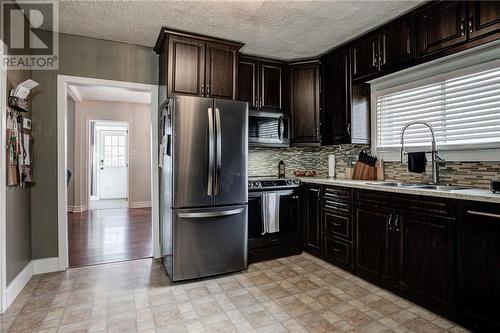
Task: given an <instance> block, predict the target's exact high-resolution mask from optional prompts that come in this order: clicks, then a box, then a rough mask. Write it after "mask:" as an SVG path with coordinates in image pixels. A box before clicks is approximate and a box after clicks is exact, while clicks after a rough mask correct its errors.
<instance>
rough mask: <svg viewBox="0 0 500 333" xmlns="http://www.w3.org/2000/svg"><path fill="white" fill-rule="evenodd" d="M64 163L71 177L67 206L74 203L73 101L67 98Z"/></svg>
mask: <svg viewBox="0 0 500 333" xmlns="http://www.w3.org/2000/svg"><path fill="white" fill-rule="evenodd" d="M67 117H68V118H67V123H68V125H67V126H68V127H67V129H66V130H67V132H66V133H67V140H68V141H67V147H66V156H67V159H66V161H67V162H66V163H67V164H68V170H69V171H71V173H72V177H71V179H70V182H69V184H68V206H73V205H74V203H75V101H74V100H73V99H72V98H71V97H69V96H68V116H67Z"/></svg>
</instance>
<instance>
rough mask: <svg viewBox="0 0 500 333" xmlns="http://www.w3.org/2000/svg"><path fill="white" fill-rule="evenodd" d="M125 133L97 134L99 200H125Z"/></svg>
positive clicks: (126, 185)
mask: <svg viewBox="0 0 500 333" xmlns="http://www.w3.org/2000/svg"><path fill="white" fill-rule="evenodd" d="M127 135H128V134H127V131H123V130H118V131H110V130H103V131H100V133H99V199H124V198H127V189H128V177H127V168H128V138H127Z"/></svg>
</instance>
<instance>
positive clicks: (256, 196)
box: [248, 190, 295, 198]
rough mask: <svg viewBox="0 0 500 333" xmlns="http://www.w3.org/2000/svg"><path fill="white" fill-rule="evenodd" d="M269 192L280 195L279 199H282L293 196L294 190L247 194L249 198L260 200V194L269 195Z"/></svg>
mask: <svg viewBox="0 0 500 333" xmlns="http://www.w3.org/2000/svg"><path fill="white" fill-rule="evenodd" d="M271 192H277V193H278V194H279V195H280V197H282V196H287V195H292V194H294V192H295V191H294V190H288V191H258V192H251V191H249V192H248V196H249V197H250V198H260V197H261V196H262V194H264V193H271Z"/></svg>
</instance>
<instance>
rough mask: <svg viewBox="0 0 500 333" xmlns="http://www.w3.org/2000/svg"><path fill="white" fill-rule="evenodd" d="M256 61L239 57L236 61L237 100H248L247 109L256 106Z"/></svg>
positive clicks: (253, 108) (255, 108) (254, 108)
mask: <svg viewBox="0 0 500 333" xmlns="http://www.w3.org/2000/svg"><path fill="white" fill-rule="evenodd" d="M257 68H258V61H257V60H253V59H246V58H240V60H239V62H238V100H240V101H243V102H248V109H249V110H257V108H258V95H257V91H258V84H257V82H258V80H259V79H258V74H259V73H258V70H257Z"/></svg>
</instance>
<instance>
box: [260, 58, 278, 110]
mask: <svg viewBox="0 0 500 333" xmlns="http://www.w3.org/2000/svg"><path fill="white" fill-rule="evenodd" d="M283 72H284V70H283V67H282V66H281V65H277V64H273V63H266V62H260V65H259V82H260V91H259V104H260V109H262V110H264V111H282V108H283V107H282V90H283Z"/></svg>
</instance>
